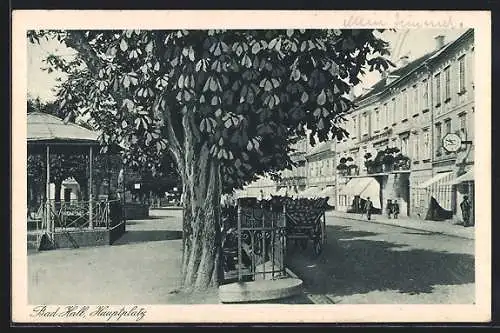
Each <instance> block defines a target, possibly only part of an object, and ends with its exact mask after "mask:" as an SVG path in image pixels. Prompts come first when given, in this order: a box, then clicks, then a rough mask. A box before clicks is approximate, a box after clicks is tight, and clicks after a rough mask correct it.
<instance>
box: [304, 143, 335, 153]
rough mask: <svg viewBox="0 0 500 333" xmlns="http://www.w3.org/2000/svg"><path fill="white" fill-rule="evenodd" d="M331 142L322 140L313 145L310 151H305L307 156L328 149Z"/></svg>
mask: <svg viewBox="0 0 500 333" xmlns="http://www.w3.org/2000/svg"><path fill="white" fill-rule="evenodd" d="M331 146H332V142H331V141H324V142H321V143H320V144H318V145H317V146H315V147H314V148H313V149H311V151H309V152H308V153H307V156H312V155H315V154H318V153H322V152H324V151H329V150H330V149H331Z"/></svg>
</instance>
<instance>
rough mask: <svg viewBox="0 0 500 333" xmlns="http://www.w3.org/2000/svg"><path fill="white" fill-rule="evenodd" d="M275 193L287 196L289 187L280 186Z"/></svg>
mask: <svg viewBox="0 0 500 333" xmlns="http://www.w3.org/2000/svg"><path fill="white" fill-rule="evenodd" d="M274 195H275V196H281V197H284V196H286V195H287V188H286V187H282V188H280V189H279V190H278V191H277V192H276V193H275V194H274Z"/></svg>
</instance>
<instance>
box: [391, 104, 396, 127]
mask: <svg viewBox="0 0 500 333" xmlns="http://www.w3.org/2000/svg"><path fill="white" fill-rule="evenodd" d="M391 108H392V110H391V120H392V123H393V124H394V123H396V99H395V98H393V99H392V103H391Z"/></svg>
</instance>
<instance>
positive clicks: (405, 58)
mask: <svg viewBox="0 0 500 333" xmlns="http://www.w3.org/2000/svg"><path fill="white" fill-rule="evenodd" d="M409 62H410V58H409V57H408V56H407V55H404V56H402V57H400V58H399V67H405V66H406V65H408V63H409Z"/></svg>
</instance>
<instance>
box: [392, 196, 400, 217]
mask: <svg viewBox="0 0 500 333" xmlns="http://www.w3.org/2000/svg"><path fill="white" fill-rule="evenodd" d="M392 216H393V217H394V219H397V218H398V216H399V204H398V201H397V200H394V203H393V204H392Z"/></svg>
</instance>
